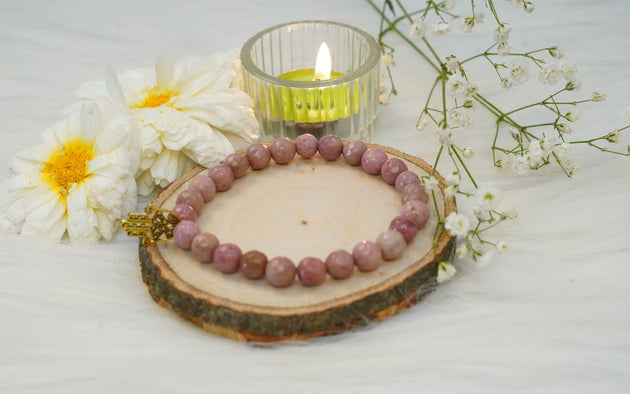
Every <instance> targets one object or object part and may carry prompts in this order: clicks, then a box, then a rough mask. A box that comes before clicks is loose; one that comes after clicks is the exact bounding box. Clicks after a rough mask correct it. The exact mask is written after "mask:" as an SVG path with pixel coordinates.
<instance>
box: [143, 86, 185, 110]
mask: <svg viewBox="0 0 630 394" xmlns="http://www.w3.org/2000/svg"><path fill="white" fill-rule="evenodd" d="M175 95H176V94H175V92H173V91H171V90H161V89H158V87H157V86H156V87H154V88H152V89H151V90H149V92H148V93H147V95H146V97H145V98H144V101H143V102H142V103H141V104H139V105H136V108H155V107H159V106H160V105H163V104H166V103H168V101H169V100H170V99H171V97H173V96H175Z"/></svg>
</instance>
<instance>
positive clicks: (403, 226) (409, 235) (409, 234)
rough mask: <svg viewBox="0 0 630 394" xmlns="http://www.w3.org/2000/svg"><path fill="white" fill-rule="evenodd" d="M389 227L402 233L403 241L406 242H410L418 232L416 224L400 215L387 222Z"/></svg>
mask: <svg viewBox="0 0 630 394" xmlns="http://www.w3.org/2000/svg"><path fill="white" fill-rule="evenodd" d="M389 229H390V230H396V231H398V232H399V233H400V234H402V236H403V238H404V239H405V242H407V243H409V242H411V241H412V240H413V239H414V237H415V236H416V234H417V233H418V228H417V227H416V225H415V224H414V223H413V222H411V221H409V220H407V219H405V218H403V217H401V216H396V217H395V218H394V219H393V220H392V222H391V223H390V224H389Z"/></svg>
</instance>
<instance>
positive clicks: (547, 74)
mask: <svg viewBox="0 0 630 394" xmlns="http://www.w3.org/2000/svg"><path fill="white" fill-rule="evenodd" d="M560 77H562V73H561V71H560V68H559V67H558V65H557V64H555V63H547V64H545V65H544V66H543V68H542V69H541V70H540V74H538V79H539V80H540V82H542V83H545V84H549V85H555V84H556V83H558V81H560Z"/></svg>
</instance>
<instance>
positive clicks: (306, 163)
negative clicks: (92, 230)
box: [140, 145, 453, 342]
mask: <svg viewBox="0 0 630 394" xmlns="http://www.w3.org/2000/svg"><path fill="white" fill-rule="evenodd" d="M370 146H377V147H380V148H381V149H383V150H384V151H386V152H387V153H388V155H390V156H396V157H399V158H401V159H403V160H404V161H405V162H406V164H407V166H408V167H409V169H410V170H412V171H414V172H416V173H418V174H419V175H421V176H422V175H426V174H427V173H430V172H431V171H432V168H431V166H429V165H428V164H427V163H426V162H424V161H422V160H421V159H418V158H416V157H413V156H410V155H407V154H404V153H402V152H399V151H396V150H394V149H391V148H387V147H382V146H378V145H370ZM205 174H206V171H205V169H204V168H202V167H197V168H194V169H192V170H191V171H189V172H187V173H186V174H184V175H183V176H182V177H181V178H180V179H178V180H176V181H175V182H173V183H172V184H171V185H170V186H169V187H168V188H167V189H165V190H164V191H163V192H162V193H160V195H159V196H158V198H157V199H156V200H155V201H154V202H153V205H154V206H156V207H162V208H166V209H169V208H172V207H173V206H174V204H175V199H176V197H177V195H178V194H179V193H180V192H181V191H183V190H185V189H186V187H187V184H188V183H189V182H190V180H191V179H193V178H194V177H196V176H205ZM436 176H437V177H438V178H439V179H441V178H440V176H439V174H437V173H436ZM401 206H402V204H401V201H400V196H399V194H398V193H397V192H396V190H395V188H394V187H392V186H390V185H387V184H386V183H385V182H384V181H383V180H382V179H381V177H380V176H372V175H368V174H366V173H365V172H364V171H362V170H361V169H360V167H352V166H349V165H347V164H346V163H345V162H344V161H343V159H340V160H338V161H336V162H326V161H325V160H323V159H322V158H320V157H319V155H316V156H315V157H314V158H313V159H311V160H303V159H301V158H299V157H298V156H296V158H295V159H294V160H293V161H292V162H291V163H290V164H288V165H277V164H274V163H273V162H272V164H271V165H270V167H269V168H267V169H265V170H262V171H251V170H250V171H249V172H248V175H247V176H246V177H244V178H241V179H238V180H236V181H235V182H234V184H233V185H232V188H231V189H230V190H228V191H226V192H223V193H217V195H216V197H215V199H214V200H213V201H212V202H210V203H208V204H206V206H205V207H204V209H203V211H202V213H201V215H200V216H199V219H198V223H199V225H200V227H201V228H202V231H207V232H211V233H213V234H215V235H216V236H217V237H218V239H219V241H220V242H224V243H226V242H232V243H235V244H237V245H239V247H240V248H241V249H242V250H243V252H246V251H249V250H254V249H255V250H259V251H261V252H263V253H265V254H266V255H267V256H268V257H269V258H271V257H275V256H280V255H284V256H287V257H289V258H290V259H291V260H292V261H293V262H294V263H295V264H297V263H298V262H299V261H300V260H301V259H302V258H304V257H307V256H315V257H319V258H321V259H322V260H324V259H325V258H326V256H327V255H328V254H329V253H330V252H332V251H334V250H337V249H345V250H347V251H351V250H352V248H353V246H354V245H355V244H356V243H357V242H359V241H361V240H364V239H367V240H375V239H376V237H377V236H378V235H379V234H380V233H381V232H382V231H384V230H386V229H387V228H388V227H389V223H390V221H391V220H392V219H393V218H394V217H395V216H398V215H399V213H400V209H401ZM429 207H430V209H431V216H430V219H429V222H428V223H427V225H426V227H425V228H424V229H422V230H421V231H419V232H418V235H417V236H416V238H415V239H414V240H413V241H412V242H411V243H410V244H409V245H408V246H407V249H406V250H405V252H404V254H403V256H402V258H400V259H398V260H395V261H391V262H385V261H383V262H382V263H381V266H380V268H379V269H378V270H377V271H374V272H370V273H362V272H359V271H357V270H356V269H355V273H354V274H353V276H352V277H350V278H349V279H346V280H333V279H332V278H330V277H327V278H326V281H325V283H324V284H323V285H320V286H317V287H304V286H303V285H301V284H300V283H299V282H297V280H296V282H295V283H294V284H293V285H292V286H290V287H288V288H283V289H278V288H274V287H272V286H271V285H270V284H269V283H268V282H266V281H265V280H264V279H263V280H250V279H247V278H245V277H244V276H243V275H242V274H240V273H235V274H231V275H228V274H224V273H221V272H219V271H218V270H217V269H216V268H215V267H213V265H212V264H202V263H199V262H198V261H196V260H195V259H194V258H193V257H192V256H191V255H190V253H189V252H186V251H184V250H182V249H180V248H179V247H177V245H175V243H174V242H173V241H167V242H163V243H158V244H152V245H148V246H146V247H145V246H144V245H142V243H141V244H140V262H141V267H142V277H143V280H144V281H145V283H146V284H147V286H148V287H149V292H150V293H151V296H152V297H153V299H154V300H155V301H156V302H157V303H159V304H160V305H163V306H165V307H168V308H171V309H173V310H174V311H176V312H177V313H179V314H180V315H181V316H183V317H184V318H186V319H188V320H190V321H191V322H193V323H195V324H197V325H199V326H201V327H203V328H204V329H206V330H208V331H211V332H214V333H217V334H221V335H224V336H227V337H230V338H233V339H238V340H244V341H248V340H254V341H262V342H270V341H278V340H288V339H308V338H312V337H318V336H322V335H327V334H332V333H337V332H340V331H343V330H347V329H349V328H351V327H354V326H357V325H361V324H365V323H367V322H369V321H374V320H377V321H382V320H384V319H387V318H388V317H390V316H393V315H395V314H397V313H399V312H400V311H402V310H405V309H407V308H409V307H410V306H412V305H414V304H415V303H416V302H417V301H418V300H419V299H421V298H422V297H423V296H424V295H425V294H426V293H427V292H429V291H430V290H431V289H432V288H434V286H435V285H436V276H437V262H438V261H442V260H447V259H449V258H450V255H451V252H452V249H453V243H452V242H451V241H452V240H451V238H450V237H449V236H448V234H447V233H446V232H444V231H443V230H441V229H439V230H437V224H438V219H437V214H436V212H435V209H436V207H437V209H439V211H440V215H441V216H442V217H443V218H444V217H445V216H446V215H448V214H449V213H450V212H451V211H452V210H453V201H452V199H450V198H444V195H443V193H442V191H441V190H440V191H438V192H436V193H435V201H433V197H432V198H431V199H430V201H429ZM436 231H438V233H439V237H438V239H437V242H436V244H435V248H434V247H433V234H434V233H435V232H436Z"/></svg>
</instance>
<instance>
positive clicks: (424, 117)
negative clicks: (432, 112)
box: [416, 114, 431, 131]
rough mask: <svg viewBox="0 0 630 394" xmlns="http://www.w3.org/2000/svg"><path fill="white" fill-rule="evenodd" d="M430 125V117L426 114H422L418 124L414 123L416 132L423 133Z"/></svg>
mask: <svg viewBox="0 0 630 394" xmlns="http://www.w3.org/2000/svg"><path fill="white" fill-rule="evenodd" d="M430 123H431V117H430V116H429V115H427V114H422V116H421V117H420V119H418V122H417V123H416V129H417V130H418V131H424V129H426V128H427V126H428V125H429V124H430Z"/></svg>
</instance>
